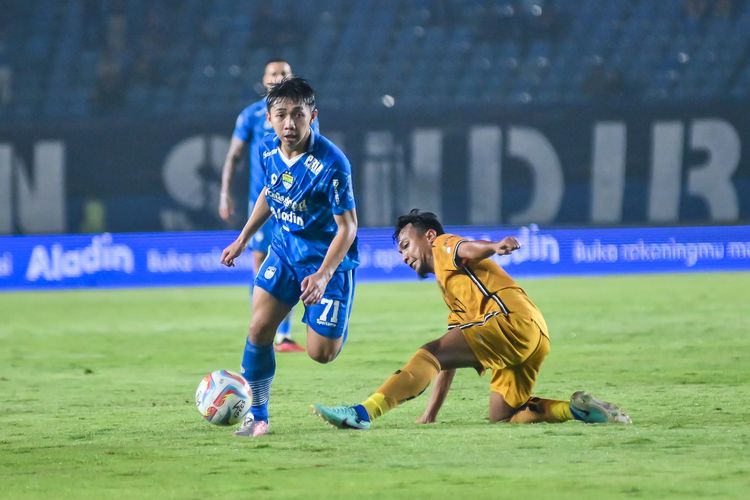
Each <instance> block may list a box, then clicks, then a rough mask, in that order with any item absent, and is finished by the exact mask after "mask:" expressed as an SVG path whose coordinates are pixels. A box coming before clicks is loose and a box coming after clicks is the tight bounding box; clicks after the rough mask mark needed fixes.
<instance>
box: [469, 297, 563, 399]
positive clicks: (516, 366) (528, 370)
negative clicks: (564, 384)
mask: <svg viewBox="0 0 750 500" xmlns="http://www.w3.org/2000/svg"><path fill="white" fill-rule="evenodd" d="M462 331H463V334H464V338H465V339H466V341H467V342H468V344H469V347H471V350H472V351H473V352H474V355H475V356H476V357H477V360H478V361H479V363H480V364H481V365H482V367H483V370H482V372H483V371H484V369H486V370H490V371H491V372H492V380H491V381H490V390H491V391H492V392H497V393H499V394H501V395H502V396H503V398H504V399H505V401H506V403H508V404H509V405H510V406H512V407H513V408H518V407H519V406H521V405H522V404H524V403H526V401H528V400H529V398H530V397H531V392H532V390H533V388H534V383H535V382H536V378H537V375H538V374H539V369H540V367H541V366H542V362H543V361H544V358H546V357H547V354H548V353H549V350H550V342H549V335H548V333H547V325H546V323H545V322H544V318H543V317H542V316H541V314H540V313H538V310H536V311H531V312H529V311H524V312H519V313H514V312H511V313H510V314H509V315H507V316H505V315H503V314H498V315H496V316H493V317H491V318H489V319H488V320H487V321H486V322H484V323H483V324H479V325H473V326H468V327H464V328H462ZM480 373H481V372H480Z"/></svg>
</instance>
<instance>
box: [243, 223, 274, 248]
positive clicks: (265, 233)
mask: <svg viewBox="0 0 750 500" xmlns="http://www.w3.org/2000/svg"><path fill="white" fill-rule="evenodd" d="M273 225H274V222H273V221H272V220H271V219H269V220H267V221H266V223H265V224H263V227H261V228H260V229H258V232H257V233H255V234H254V235H253V237H252V238H250V244H249V245H248V247H250V250H252V251H253V252H263V253H268V249H269V247H270V246H271V238H272V232H273Z"/></svg>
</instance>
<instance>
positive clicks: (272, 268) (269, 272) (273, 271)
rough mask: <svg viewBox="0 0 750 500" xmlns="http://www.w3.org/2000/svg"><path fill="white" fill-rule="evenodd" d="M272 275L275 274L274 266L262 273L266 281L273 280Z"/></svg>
mask: <svg viewBox="0 0 750 500" xmlns="http://www.w3.org/2000/svg"><path fill="white" fill-rule="evenodd" d="M274 274H276V268H275V267H274V266H268V267H267V268H266V272H265V273H263V277H264V278H266V279H267V280H270V279H271V278H273V275H274Z"/></svg>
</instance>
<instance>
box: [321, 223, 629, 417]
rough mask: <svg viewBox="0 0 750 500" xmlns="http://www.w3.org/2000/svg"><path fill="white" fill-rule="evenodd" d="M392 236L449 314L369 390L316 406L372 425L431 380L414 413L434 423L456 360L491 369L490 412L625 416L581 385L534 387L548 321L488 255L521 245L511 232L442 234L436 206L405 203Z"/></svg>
mask: <svg viewBox="0 0 750 500" xmlns="http://www.w3.org/2000/svg"><path fill="white" fill-rule="evenodd" d="M393 237H394V241H396V242H397V243H398V249H399V252H400V253H401V255H402V256H403V260H404V263H406V264H407V265H408V266H409V267H411V268H412V269H414V271H415V272H416V273H417V274H418V275H420V276H422V277H424V276H426V275H427V274H435V278H436V280H437V284H438V286H439V287H440V290H441V291H442V293H443V298H444V300H445V303H446V305H447V306H448V309H450V313H449V314H448V332H447V333H446V334H445V335H443V336H442V337H440V338H439V339H437V340H433V341H432V342H428V343H427V344H425V345H423V346H422V347H421V348H420V349H419V350H417V352H416V353H415V354H414V356H413V357H412V358H411V359H410V360H409V361H408V362H407V363H406V364H405V365H404V366H403V367H402V368H401V369H400V370H398V371H396V373H394V374H393V375H392V376H391V377H390V378H388V380H386V382H385V383H384V384H383V385H382V386H380V388H378V389H377V390H376V391H375V392H374V393H373V394H372V395H371V396H370V397H369V398H367V399H366V400H365V401H363V402H362V403H361V404H358V405H354V406H323V405H319V404H316V405H313V411H314V412H315V413H316V414H317V415H319V416H321V417H322V418H323V419H324V420H326V421H327V422H329V423H331V424H333V425H334V426H336V427H339V428H342V429H347V428H348V429H369V428H370V425H371V423H372V421H373V420H374V419H376V418H378V417H380V416H382V415H383V414H384V413H386V412H387V411H389V410H391V409H393V408H395V407H396V406H398V405H399V404H401V403H403V402H405V401H408V400H410V399H413V398H415V397H417V396H419V395H420V394H421V393H422V392H424V390H425V389H426V388H427V386H428V385H429V384H430V382H431V381H432V380H433V379H435V384H434V389H433V392H432V395H431V397H430V401H429V403H428V405H427V408H426V410H425V412H424V414H423V415H422V416H421V417H420V419H419V422H422V423H429V422H434V421H435V418H436V417H437V414H438V412H439V411H440V407H441V406H442V404H443V401H444V400H445V396H446V394H447V393H448V390H449V389H450V385H451V382H452V380H453V376H454V374H455V370H456V369H457V368H474V369H475V370H477V372H479V373H482V372H483V371H484V370H490V371H491V374H492V377H491V381H490V411H489V416H490V421H492V422H514V423H534V422H565V421H567V420H581V421H583V422H587V423H606V422H610V423H623V424H626V423H630V417H628V416H627V415H626V414H625V413H624V412H623V411H622V410H620V409H619V408H618V407H617V406H615V405H613V404H611V403H607V402H605V401H601V400H599V399H597V398H595V397H593V396H592V395H590V394H588V393H586V392H583V391H578V392H575V393H573V395H572V396H571V398H570V401H558V400H552V399H542V398H539V397H534V396H532V390H533V388H534V383H535V382H536V378H537V375H538V373H539V369H540V367H541V365H542V362H543V361H544V358H545V357H546V356H547V354H548V353H549V349H550V340H549V331H548V329H547V323H546V322H545V321H544V317H543V316H542V313H541V312H540V311H539V309H538V308H537V307H536V305H535V304H534V303H533V302H532V301H531V299H530V298H529V297H528V296H527V295H526V293H525V292H524V290H523V289H522V288H521V287H520V286H518V284H517V283H516V282H515V281H514V280H513V279H512V278H511V277H510V276H509V275H508V273H506V272H505V271H504V270H503V269H502V268H501V267H500V266H499V265H497V263H495V262H494V261H493V260H491V259H490V257H492V256H493V255H508V254H510V253H511V252H513V251H514V250H517V249H518V248H520V245H519V243H518V241H517V240H516V239H515V238H513V237H507V238H504V239H502V240H500V241H498V242H492V241H470V240H467V239H465V238H462V237H461V236H456V235H453V234H446V233H445V231H444V230H443V226H442V224H441V223H440V221H439V220H438V219H437V217H436V216H435V214H432V213H429V212H420V211H419V210H416V209H415V210H412V211H411V212H410V213H409V214H408V215H403V216H401V217H399V219H398V223H397V225H396V230H395V232H394V235H393Z"/></svg>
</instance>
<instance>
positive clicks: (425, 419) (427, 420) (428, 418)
mask: <svg viewBox="0 0 750 500" xmlns="http://www.w3.org/2000/svg"><path fill="white" fill-rule="evenodd" d="M415 422H416V423H418V424H434V423H435V415H431V414H429V413H427V412H425V413H423V414H422V415H421V416H420V417H419V418H418V419H417V420H415Z"/></svg>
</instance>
